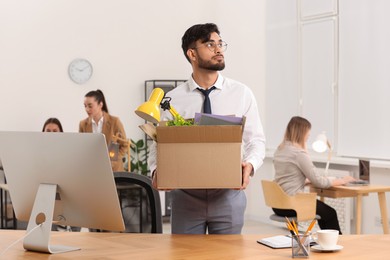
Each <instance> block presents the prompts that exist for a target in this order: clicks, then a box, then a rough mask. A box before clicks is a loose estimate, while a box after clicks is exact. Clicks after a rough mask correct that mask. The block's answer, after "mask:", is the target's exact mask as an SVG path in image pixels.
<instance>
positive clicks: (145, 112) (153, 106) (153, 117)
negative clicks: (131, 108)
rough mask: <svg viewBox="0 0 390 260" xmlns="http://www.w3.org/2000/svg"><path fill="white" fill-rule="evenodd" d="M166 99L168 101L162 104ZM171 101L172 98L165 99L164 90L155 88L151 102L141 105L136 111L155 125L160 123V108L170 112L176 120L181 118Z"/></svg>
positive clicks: (150, 98)
mask: <svg viewBox="0 0 390 260" xmlns="http://www.w3.org/2000/svg"><path fill="white" fill-rule="evenodd" d="M164 98H165V99H166V100H165V101H163V102H162V100H163V99H164ZM170 101H171V98H170V97H165V94H164V90H162V89H161V88H155V89H153V91H152V93H151V94H150V97H149V100H148V101H146V102H145V103H143V104H142V105H140V106H139V107H138V108H137V110H135V113H136V114H137V115H138V116H139V117H141V118H143V119H145V120H146V121H148V122H152V123H155V124H158V122H160V107H161V108H162V109H163V110H169V112H170V113H171V114H172V116H173V117H174V118H177V117H181V116H180V115H179V113H177V111H176V110H175V109H174V108H173V107H172V106H171V104H170Z"/></svg>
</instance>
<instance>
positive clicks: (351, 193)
mask: <svg viewBox="0 0 390 260" xmlns="http://www.w3.org/2000/svg"><path fill="white" fill-rule="evenodd" d="M310 191H311V192H316V193H317V194H318V196H320V197H322V198H323V197H328V198H345V197H356V234H360V233H361V226H362V198H363V196H367V195H368V194H369V193H378V199H379V207H380V211H381V218H382V219H383V220H386V221H382V227H383V233H384V234H389V224H388V222H387V206H386V194H385V192H388V191H390V186H379V185H368V186H337V187H330V188H328V189H321V188H315V187H310Z"/></svg>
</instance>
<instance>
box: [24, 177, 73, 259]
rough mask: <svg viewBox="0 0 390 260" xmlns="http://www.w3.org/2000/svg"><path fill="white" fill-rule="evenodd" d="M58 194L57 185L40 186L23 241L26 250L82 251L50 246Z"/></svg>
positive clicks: (52, 252) (51, 251) (47, 251)
mask: <svg viewBox="0 0 390 260" xmlns="http://www.w3.org/2000/svg"><path fill="white" fill-rule="evenodd" d="M56 193H57V185H56V184H45V183H41V184H40V185H39V188H38V191H37V195H36V197H35V201H34V206H33V209H32V211H31V215H30V220H29V222H28V226H27V235H26V237H25V238H24V241H23V247H24V249H26V250H30V251H37V252H43V253H50V254H55V253H64V252H69V251H75V250H80V248H77V247H69V246H62V245H50V244H49V242H50V233H51V227H52V223H53V214H54V207H55V200H56ZM41 224H42V225H41Z"/></svg>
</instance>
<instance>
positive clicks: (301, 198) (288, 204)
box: [261, 180, 321, 222]
mask: <svg viewBox="0 0 390 260" xmlns="http://www.w3.org/2000/svg"><path fill="white" fill-rule="evenodd" d="M261 185H262V187H263V194H264V200H265V204H266V205H267V206H268V207H271V208H278V209H292V210H295V212H296V213H297V216H296V217H295V218H291V217H289V219H294V220H295V221H296V222H303V221H309V220H313V219H314V218H316V219H320V218H321V217H320V216H318V215H316V203H317V202H316V200H317V194H316V193H297V194H296V195H294V196H289V195H287V193H286V192H284V190H283V189H282V187H280V185H279V184H277V183H276V182H274V181H269V180H262V181H261ZM270 219H271V220H274V221H278V222H286V218H285V217H284V216H279V215H276V214H272V215H271V216H270Z"/></svg>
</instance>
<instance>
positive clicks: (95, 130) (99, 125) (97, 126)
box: [91, 116, 103, 134]
mask: <svg viewBox="0 0 390 260" xmlns="http://www.w3.org/2000/svg"><path fill="white" fill-rule="evenodd" d="M91 120H92V133H99V134H100V133H102V131H103V116H102V117H101V118H100V119H99V122H98V123H97V124H96V122H95V120H93V119H91Z"/></svg>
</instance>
